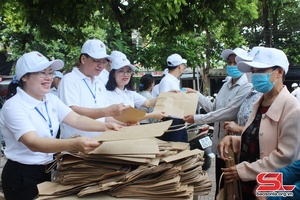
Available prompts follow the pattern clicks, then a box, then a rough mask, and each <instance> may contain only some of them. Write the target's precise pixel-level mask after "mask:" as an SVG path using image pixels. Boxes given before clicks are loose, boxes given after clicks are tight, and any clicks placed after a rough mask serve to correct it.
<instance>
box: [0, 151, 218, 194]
mask: <svg viewBox="0 0 300 200" xmlns="http://www.w3.org/2000/svg"><path fill="white" fill-rule="evenodd" d="M5 162H6V158H5V157H4V156H2V155H1V160H0V175H1V173H2V168H3V166H4V164H5ZM207 172H208V175H209V177H210V179H211V180H212V182H213V186H212V191H211V192H210V193H209V194H208V195H206V196H194V200H214V195H215V188H216V182H215V160H214V159H212V165H211V167H210V168H209V169H208V170H207ZM0 200H5V198H4V195H3V193H2V189H1V179H0Z"/></svg>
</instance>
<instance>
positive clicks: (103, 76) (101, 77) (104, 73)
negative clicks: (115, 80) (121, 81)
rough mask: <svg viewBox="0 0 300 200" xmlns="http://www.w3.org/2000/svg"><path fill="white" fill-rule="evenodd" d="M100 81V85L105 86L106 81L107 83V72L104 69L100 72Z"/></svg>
mask: <svg viewBox="0 0 300 200" xmlns="http://www.w3.org/2000/svg"><path fill="white" fill-rule="evenodd" d="M99 77H100V80H101V81H102V83H103V84H104V85H106V83H107V81H108V77H109V71H107V70H106V69H103V70H102V71H101V73H100V74H99Z"/></svg>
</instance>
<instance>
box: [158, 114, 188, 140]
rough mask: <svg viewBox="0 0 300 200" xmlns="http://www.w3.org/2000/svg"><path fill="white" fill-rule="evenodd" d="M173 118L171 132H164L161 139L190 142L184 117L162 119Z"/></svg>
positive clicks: (165, 119) (167, 118) (166, 118)
mask: <svg viewBox="0 0 300 200" xmlns="http://www.w3.org/2000/svg"><path fill="white" fill-rule="evenodd" d="M171 119H172V120H173V121H172V124H171V127H170V128H169V129H168V130H169V132H166V133H164V134H163V135H162V136H161V137H159V139H161V140H164V141H172V142H188V136H187V130H186V128H185V127H184V125H185V121H183V119H177V118H175V119H174V118H171V117H165V118H163V119H162V121H167V120H171Z"/></svg>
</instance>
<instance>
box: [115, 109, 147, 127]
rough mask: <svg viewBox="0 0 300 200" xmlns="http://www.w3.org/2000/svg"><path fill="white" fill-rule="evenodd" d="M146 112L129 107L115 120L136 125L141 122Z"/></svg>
mask: <svg viewBox="0 0 300 200" xmlns="http://www.w3.org/2000/svg"><path fill="white" fill-rule="evenodd" d="M145 115H146V112H145V111H144V110H139V109H136V108H133V107H129V108H127V109H126V110H125V112H123V113H122V114H121V115H119V116H115V117H114V118H115V119H116V120H118V121H120V122H124V123H130V124H135V123H137V122H139V121H141V120H142V119H143V118H144V116H145Z"/></svg>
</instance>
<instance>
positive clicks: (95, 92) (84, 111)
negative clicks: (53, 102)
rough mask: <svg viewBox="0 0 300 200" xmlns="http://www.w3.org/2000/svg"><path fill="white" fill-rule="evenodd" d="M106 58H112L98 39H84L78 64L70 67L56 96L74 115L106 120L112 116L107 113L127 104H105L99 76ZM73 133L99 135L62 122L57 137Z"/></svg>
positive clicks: (120, 111)
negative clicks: (71, 68)
mask: <svg viewBox="0 0 300 200" xmlns="http://www.w3.org/2000/svg"><path fill="white" fill-rule="evenodd" d="M108 60H112V57H110V56H109V55H107V54H106V47H105V45H104V43H103V42H102V41H100V40H96V39H91V40H87V41H86V42H85V43H84V44H83V46H82V49H81V54H80V57H79V62H80V66H79V67H78V68H77V67H74V68H73V70H72V72H70V73H68V74H66V75H65V76H64V77H63V78H62V80H61V82H60V84H59V87H58V95H59V98H60V99H61V100H62V101H63V102H64V103H65V104H67V105H68V106H70V108H72V109H73V110H74V111H75V112H77V113H78V114H80V115H84V116H88V117H91V118H93V119H97V120H99V121H110V120H112V118H111V117H109V116H117V115H120V114H121V113H122V112H124V111H125V110H126V108H127V106H124V104H123V103H120V104H113V105H111V106H108V105H109V104H108V101H107V95H106V88H105V86H104V84H103V82H102V81H101V79H100V77H99V74H100V73H101V71H102V70H103V69H104V67H105V66H106V65H107V64H108ZM108 117H109V118H108ZM75 133H78V134H80V135H84V136H88V137H93V136H96V135H99V134H100V133H99V132H84V131H81V130H78V129H74V128H73V127H70V126H68V125H66V124H64V123H62V125H61V138H68V137H70V136H72V135H73V134H75Z"/></svg>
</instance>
